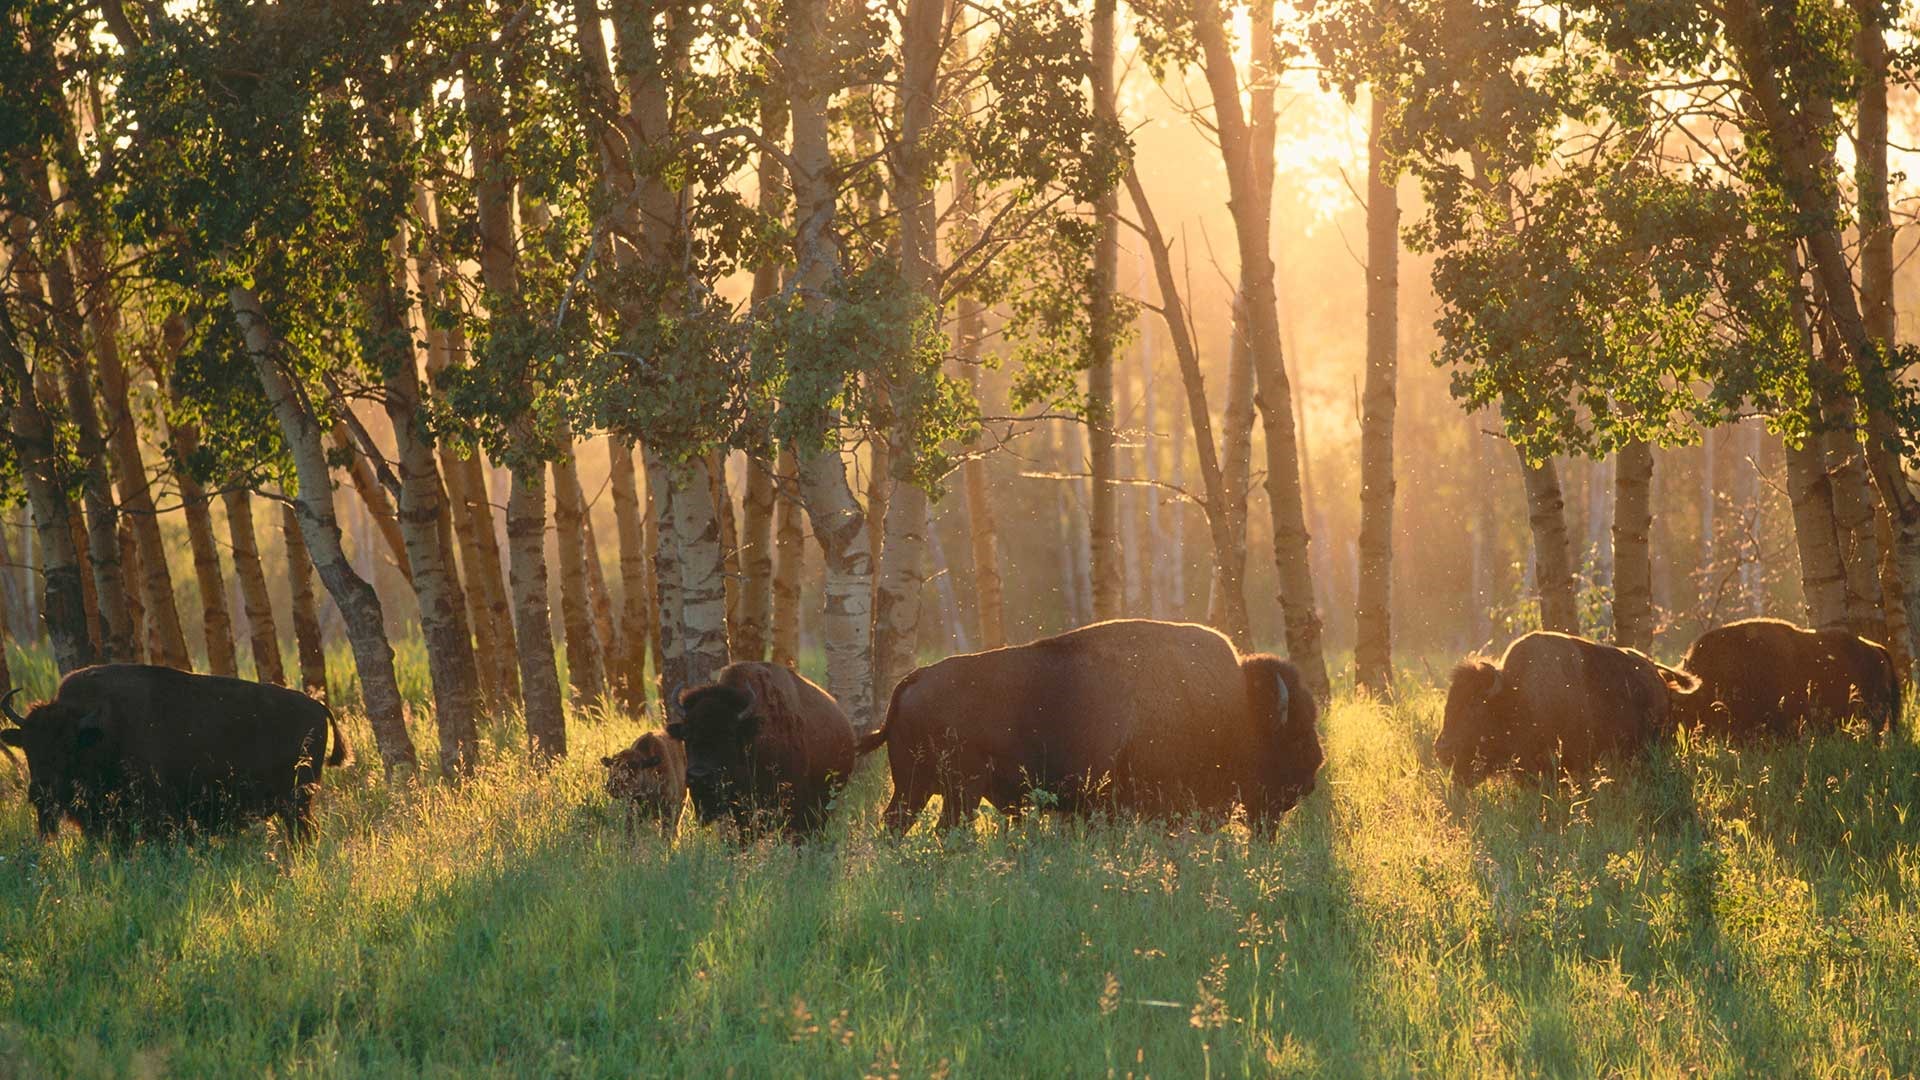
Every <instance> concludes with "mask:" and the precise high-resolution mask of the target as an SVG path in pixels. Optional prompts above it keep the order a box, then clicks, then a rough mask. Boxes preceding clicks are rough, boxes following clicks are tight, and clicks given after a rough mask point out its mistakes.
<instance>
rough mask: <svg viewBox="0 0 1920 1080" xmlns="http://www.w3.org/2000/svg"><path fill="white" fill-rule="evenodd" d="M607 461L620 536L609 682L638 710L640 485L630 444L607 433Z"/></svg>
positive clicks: (642, 656)
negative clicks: (616, 630)
mask: <svg viewBox="0 0 1920 1080" xmlns="http://www.w3.org/2000/svg"><path fill="white" fill-rule="evenodd" d="M607 467H608V474H609V476H610V486H611V487H612V489H613V523H614V529H615V531H616V533H617V535H618V538H619V541H620V634H619V642H620V650H619V655H618V658H617V659H616V660H615V661H614V662H613V663H611V664H609V665H608V675H609V678H608V682H609V683H610V684H611V686H612V688H613V690H614V693H615V695H616V696H617V697H618V698H619V701H620V705H621V707H622V708H624V709H626V710H627V712H628V713H629V714H630V715H633V716H636V717H637V716H639V715H641V714H642V713H643V712H645V711H646V708H647V638H648V635H649V630H648V628H647V596H648V593H649V589H648V587H647V548H646V530H645V528H644V527H643V526H642V525H641V521H640V516H641V506H640V487H639V484H638V482H637V481H636V478H635V476H634V470H633V446H632V445H631V444H629V443H628V442H626V441H625V440H623V439H621V438H620V437H619V436H613V437H610V438H608V439H607Z"/></svg>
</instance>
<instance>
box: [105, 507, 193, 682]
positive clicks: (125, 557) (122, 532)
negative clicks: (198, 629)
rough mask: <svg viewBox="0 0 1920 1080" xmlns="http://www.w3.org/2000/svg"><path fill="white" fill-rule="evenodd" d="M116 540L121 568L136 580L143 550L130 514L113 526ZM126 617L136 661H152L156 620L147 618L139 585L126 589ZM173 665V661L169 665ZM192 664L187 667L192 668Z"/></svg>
mask: <svg viewBox="0 0 1920 1080" xmlns="http://www.w3.org/2000/svg"><path fill="white" fill-rule="evenodd" d="M114 543H115V544H116V545H117V546H118V547H119V549H120V572H121V573H123V574H125V575H126V576H127V577H129V578H131V579H132V580H134V581H139V580H140V552H139V550H138V549H137V548H136V547H135V546H134V539H133V526H132V525H131V524H129V523H128V521H127V515H125V514H121V515H120V521H119V524H117V525H116V526H114ZM127 620H128V622H130V623H131V624H132V626H133V656H132V657H131V659H132V660H133V662H134V663H136V664H145V663H149V662H152V661H153V660H154V659H155V657H154V656H153V653H152V642H153V638H154V636H155V635H154V634H153V632H152V631H153V623H152V621H151V620H149V619H148V618H147V605H146V603H145V602H144V601H143V600H142V599H141V596H140V590H139V589H128V590H127ZM166 666H168V667H173V666H174V665H171V664H169V665H166ZM191 668H192V665H188V667H187V668H186V669H179V668H176V670H191Z"/></svg>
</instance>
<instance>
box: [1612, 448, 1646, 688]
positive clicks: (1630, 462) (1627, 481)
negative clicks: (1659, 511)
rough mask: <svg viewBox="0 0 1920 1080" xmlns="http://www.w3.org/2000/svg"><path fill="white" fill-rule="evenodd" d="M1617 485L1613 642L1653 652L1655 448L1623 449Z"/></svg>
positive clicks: (1615, 492) (1615, 497)
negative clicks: (1652, 539)
mask: <svg viewBox="0 0 1920 1080" xmlns="http://www.w3.org/2000/svg"><path fill="white" fill-rule="evenodd" d="M1618 466H1619V471H1618V472H1617V473H1616V474H1615V480H1614V514H1613V640H1614V643H1615V644H1617V645H1624V646H1626V647H1628V648H1632V649H1639V650H1640V651H1642V652H1646V651H1648V650H1650V649H1652V648H1653V557H1652V548H1651V542H1650V537H1651V535H1652V532H1653V500H1652V491H1653V447H1652V446H1651V445H1650V444H1648V443H1645V442H1639V441H1635V442H1630V443H1628V444H1626V445H1625V446H1622V447H1621V448H1620V452H1619V461H1618Z"/></svg>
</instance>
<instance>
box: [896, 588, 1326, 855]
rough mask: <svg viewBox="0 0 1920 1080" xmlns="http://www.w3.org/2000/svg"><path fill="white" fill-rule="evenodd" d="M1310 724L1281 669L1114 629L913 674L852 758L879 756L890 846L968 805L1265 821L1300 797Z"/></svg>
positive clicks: (1204, 642) (1309, 784)
mask: <svg viewBox="0 0 1920 1080" xmlns="http://www.w3.org/2000/svg"><path fill="white" fill-rule="evenodd" d="M1317 716H1318V707H1317V706H1316V705H1315V703H1314V700H1313V696H1312V695H1311V694H1310V693H1308V692H1307V690H1306V689H1305V687H1304V685H1303V684H1302V682H1301V678H1300V674H1299V672H1298V671H1296V670H1295V669H1294V667H1293V665H1292V664H1289V663H1287V662H1286V661H1284V660H1281V659H1278V658H1276V657H1272V656H1245V657H1243V656H1241V655H1239V654H1238V653H1237V652H1236V651H1235V650H1234V647H1233V643H1232V642H1230V641H1228V640H1227V639H1226V637H1225V636H1223V635H1222V634H1220V632H1219V631H1217V630H1213V629H1211V628H1209V627H1205V626H1198V625H1194V624H1190V623H1166V622H1155V621H1150V620H1140V619H1127V620H1116V621H1112V622H1105V623H1096V624H1094V625H1092V626H1086V627H1082V628H1080V629H1078V630H1073V631H1070V632H1068V633H1065V634H1060V635H1058V636H1055V637H1050V638H1043V639H1041V640H1039V641H1034V642H1031V643H1029V644H1026V645H1017V646H1012V647H1009V648H1003V649H994V650H992V651H989V652H983V653H972V654H968V655H963V656H954V657H949V658H947V659H945V660H942V661H940V662H939V663H936V664H931V665H929V666H927V667H923V668H920V669H919V670H917V671H915V672H913V673H912V674H911V675H909V676H907V678H906V679H905V680H904V681H903V682H901V683H900V685H899V686H898V687H897V688H896V689H895V690H894V693H893V698H892V701H891V702H890V704H889V706H888V709H887V718H886V721H885V723H884V725H883V726H882V727H881V728H880V730H878V731H877V732H875V733H873V734H872V735H870V736H868V737H867V738H866V739H864V740H862V743H861V746H860V749H861V752H863V753H864V752H866V751H869V750H873V749H877V748H878V747H879V746H880V745H882V744H885V745H886V747H887V759H888V764H889V766H890V767H891V769H892V772H893V798H892V801H890V802H889V803H888V804H887V809H886V821H887V823H888V825H889V826H890V827H892V828H893V829H895V830H896V831H904V830H905V829H906V828H907V827H908V826H909V825H911V824H912V822H913V819H914V818H915V817H916V816H917V815H918V814H919V812H920V810H921V809H922V808H923V807H924V806H925V805H926V804H927V801H928V800H929V799H931V798H932V797H933V796H934V795H939V796H940V797H941V806H942V809H941V815H940V821H941V824H942V825H953V824H957V823H958V822H960V821H961V820H963V819H964V818H966V817H969V816H971V815H972V814H973V813H974V811H975V810H977V809H978V807H979V804H980V801H981V800H982V799H985V800H986V801H988V802H990V803H992V804H993V805H994V806H995V807H996V808H998V809H999V810H1001V811H1002V812H1004V813H1014V812H1017V811H1019V810H1022V809H1024V808H1026V807H1027V806H1029V805H1039V804H1041V803H1043V802H1044V804H1045V805H1046V806H1047V807H1048V808H1052V809H1058V810H1063V811H1068V812H1079V811H1087V810H1092V809H1102V808H1106V809H1124V810H1130V811H1135V812H1141V813H1150V814H1151V813H1175V812H1180V811H1184V810H1205V811H1212V812H1225V811H1226V810H1228V809H1229V808H1230V807H1232V806H1233V805H1234V804H1236V803H1238V804H1241V805H1244V806H1245V807H1246V808H1247V810H1248V812H1249V814H1250V815H1251V816H1252V817H1253V818H1254V819H1256V820H1258V821H1265V820H1270V819H1272V818H1275V817H1277V816H1279V815H1280V814H1283V813H1285V812H1286V811H1287V810H1289V809H1291V808H1292V807H1293V805H1294V804H1295V803H1296V802H1298V801H1299V800H1300V799H1301V798H1303V797H1305V796H1306V795H1307V794H1308V793H1309V792H1311V791H1312V790H1313V786H1314V775H1315V773H1316V772H1317V771H1318V770H1319V768H1320V764H1321V760H1322V756H1321V750H1320V739H1319V735H1318V733H1317V731H1316V730H1315V722H1316V719H1317ZM1038 792H1044V793H1045V796H1044V798H1042V797H1039V796H1037V795H1036V793H1038Z"/></svg>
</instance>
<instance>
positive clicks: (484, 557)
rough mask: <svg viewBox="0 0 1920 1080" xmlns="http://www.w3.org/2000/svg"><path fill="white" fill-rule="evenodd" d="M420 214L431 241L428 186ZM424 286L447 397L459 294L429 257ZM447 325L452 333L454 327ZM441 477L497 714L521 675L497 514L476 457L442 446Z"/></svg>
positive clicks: (462, 340)
mask: <svg viewBox="0 0 1920 1080" xmlns="http://www.w3.org/2000/svg"><path fill="white" fill-rule="evenodd" d="M413 203H414V212H415V214H416V215H417V216H418V218H419V220H420V221H421V223H422V227H423V228H424V229H425V230H426V235H427V236H432V235H433V234H434V233H435V232H436V231H437V230H438V228H439V211H438V207H437V206H436V205H435V203H434V199H433V192H432V191H431V190H430V189H429V188H428V187H427V185H426V184H424V183H416V184H415V185H414V189H413ZM414 272H415V274H416V275H417V277H418V279H419V283H420V314H421V318H422V321H423V322H424V323H425V324H426V342H427V379H428V382H429V384H430V385H431V386H433V387H434V388H435V389H436V390H439V391H441V392H444V390H445V388H444V387H443V386H442V385H441V380H442V379H443V378H444V377H445V373H446V372H447V371H448V370H450V369H451V368H453V367H454V366H455V364H456V363H459V362H461V358H463V357H464V356H465V355H466V352H467V334H466V330H465V329H464V328H463V326H462V325H461V323H460V322H459V320H458V319H454V320H447V319H445V318H443V317H442V315H441V312H442V309H443V307H444V308H445V309H446V311H448V312H449V313H452V314H458V313H459V305H460V299H459V295H458V293H457V291H455V290H451V289H446V288H444V287H443V283H442V280H441V271H440V263H439V260H438V259H437V258H436V256H435V255H434V254H433V253H432V252H431V251H428V252H424V253H423V254H422V255H421V256H420V257H419V258H417V259H416V260H415V261H414ZM449 322H450V323H451V325H449ZM438 451H439V462H440V475H441V477H442V479H443V481H444V482H445V486H446V497H447V504H448V505H447V507H446V510H445V511H444V513H445V516H446V517H447V519H448V524H449V525H450V526H451V528H452V529H453V536H454V543H455V546H456V547H457V548H458V549H459V553H460V580H461V584H462V590H461V591H462V593H463V595H464V596H465V599H466V604H467V622H468V624H469V625H470V626H471V627H472V629H473V649H474V662H475V671H476V672H477V675H478V677H479V680H480V693H481V696H482V698H483V700H484V701H485V702H486V703H487V704H488V705H491V706H492V707H494V708H499V709H510V708H512V707H514V706H515V705H517V704H519V700H520V672H519V668H518V667H517V666H516V665H515V661H514V653H515V648H514V635H513V615H512V610H511V608H510V607H509V605H508V604H507V587H506V582H505V581H504V580H502V578H501V576H500V544H499V540H498V539H497V538H496V537H495V536H494V531H493V508H492V506H491V504H490V503H489V502H488V500H487V486H486V478H485V477H484V476H483V475H482V473H481V468H480V459H479V456H478V452H477V451H475V450H474V449H472V448H471V447H460V446H456V445H454V444H452V443H450V442H446V441H442V442H441V443H440V444H439V446H438Z"/></svg>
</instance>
